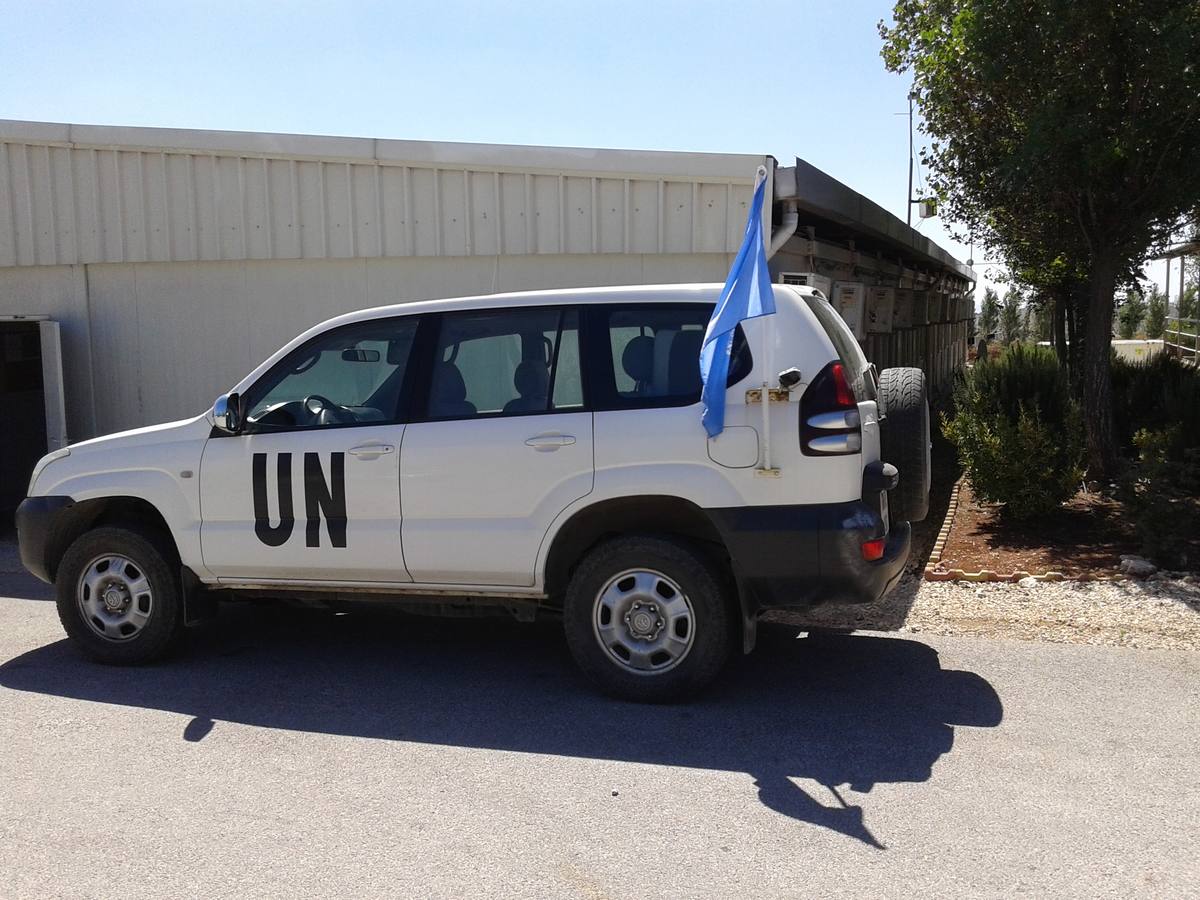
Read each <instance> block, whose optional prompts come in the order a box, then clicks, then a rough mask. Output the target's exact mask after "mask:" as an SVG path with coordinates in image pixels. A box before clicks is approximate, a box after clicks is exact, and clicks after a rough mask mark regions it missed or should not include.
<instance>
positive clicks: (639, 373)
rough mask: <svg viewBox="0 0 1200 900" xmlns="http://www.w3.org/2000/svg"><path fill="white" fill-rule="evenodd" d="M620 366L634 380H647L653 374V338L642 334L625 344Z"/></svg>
mask: <svg viewBox="0 0 1200 900" xmlns="http://www.w3.org/2000/svg"><path fill="white" fill-rule="evenodd" d="M621 366H622V367H623V368H624V369H625V374H626V375H628V376H629V377H630V378H632V379H633V380H634V381H649V380H650V377H651V375H653V374H654V338H652V337H649V336H648V335H644V334H643V335H639V336H638V337H635V338H634V339H633V340H632V341H630V342H629V343H628V344H626V345H625V352H623V353H622V354H621Z"/></svg>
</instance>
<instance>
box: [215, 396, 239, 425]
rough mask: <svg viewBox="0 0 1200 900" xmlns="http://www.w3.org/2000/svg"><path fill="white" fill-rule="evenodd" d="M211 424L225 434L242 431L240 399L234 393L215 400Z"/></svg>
mask: <svg viewBox="0 0 1200 900" xmlns="http://www.w3.org/2000/svg"><path fill="white" fill-rule="evenodd" d="M213 424H214V425H216V426H217V428H219V429H220V430H221V431H224V432H225V433H226V434H237V433H238V432H239V431H241V430H242V398H241V397H240V396H239V395H238V394H237V392H236V391H235V392H234V393H232V394H222V395H221V396H220V397H218V398H217V402H216V403H214V404H213Z"/></svg>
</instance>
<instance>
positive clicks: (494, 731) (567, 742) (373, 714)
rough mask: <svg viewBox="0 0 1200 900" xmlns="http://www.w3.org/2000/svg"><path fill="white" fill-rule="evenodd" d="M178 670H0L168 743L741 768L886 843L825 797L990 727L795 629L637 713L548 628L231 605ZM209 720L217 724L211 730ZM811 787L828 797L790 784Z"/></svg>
mask: <svg viewBox="0 0 1200 900" xmlns="http://www.w3.org/2000/svg"><path fill="white" fill-rule="evenodd" d="M188 643H189V646H188V647H187V648H186V649H185V650H184V651H183V653H182V654H181V655H180V656H178V657H177V658H175V659H173V660H170V661H168V662H164V663H161V664H158V665H155V666H153V667H149V668H130V669H122V668H109V667H105V666H99V665H96V664H93V663H91V662H88V661H86V660H84V659H83V658H82V657H81V656H80V655H79V653H78V652H77V651H76V650H75V648H74V647H73V646H72V645H70V644H69V643H68V642H67V641H65V640H63V641H58V642H56V643H53V644H49V645H47V646H44V647H40V648H38V649H36V650H32V651H30V652H28V653H25V654H23V655H22V656H19V657H16V658H14V659H12V660H10V661H9V662H7V663H5V664H4V665H3V666H0V686H3V687H4V688H8V689H10V690H18V691H33V692H37V693H42V694H50V695H55V696H63V697H71V698H77V699H81V700H90V701H96V702H100V703H108V704H118V705H125V706H133V707H144V708H150V709H160V710H169V711H172V712H176V713H182V714H185V715H188V716H191V717H193V718H192V719H191V721H190V722H189V723H188V724H187V726H186V728H185V729H184V732H183V734H182V737H183V739H185V740H190V741H201V740H203V739H204V737H205V736H206V735H207V734H208V733H209V731H211V730H212V729H213V728H214V727H220V723H221V722H223V721H225V722H237V723H244V724H248V725H254V726H261V727H266V728H278V729H291V730H295V731H307V732H320V733H327V734H337V735H350V736H360V737H369V738H377V739H390V740H400V741H415V742H421V743H427V744H442V745H453V746H457V747H474V748H483V749H497V750H506V751H519V752H520V751H524V752H530V753H543V754H557V755H562V756H571V757H584V758H593V759H604V760H618V761H629V762H638V763H656V764H662V765H671V766H685V767H692V768H697V769H711V770H724V771H733V772H746V773H749V774H750V775H751V776H753V778H754V779H755V783H756V786H757V788H758V792H759V798H760V800H761V802H762V803H763V804H765V805H766V806H768V807H769V808H771V809H773V810H776V811H777V812H779V813H781V814H783V815H786V816H790V817H792V818H794V819H797V820H799V821H802V822H808V823H811V824H813V825H817V826H820V827H823V828H828V829H831V830H833V831H836V832H839V833H841V834H844V835H847V836H849V837H852V838H855V839H857V840H860V841H862V842H864V843H866V844H868V845H870V846H873V847H878V848H883V846H884V845H883V843H882V842H881V841H880V840H879V839H878V838H877V837H876V836H875V835H874V834H872V832H871V831H870V830H869V828H868V827H867V825H866V823H865V822H864V820H863V810H862V808H861V807H860V806H855V805H852V804H850V803H847V802H845V801H844V800H843V799H842V796H843V795H842V792H841V791H839V790H838V789H839V787H840V786H842V785H848V786H849V787H850V788H851V789H852V790H854V791H857V792H865V791H869V790H870V789H871V788H872V787H873V786H874V785H875V784H878V783H882V782H922V781H926V780H928V779H929V778H930V775H931V773H932V769H933V765H934V763H935V762H937V760H938V759H939V758H940V757H941V756H942V755H943V754H945V753H948V752H949V751H950V750H951V748H952V747H953V745H954V727H955V726H974V727H990V726H995V725H997V724H999V722H1000V721H1001V718H1002V715H1003V710H1002V706H1001V702H1000V698H999V697H998V696H997V694H996V692H995V691H994V690H993V688H992V687H991V685H990V684H989V683H988V682H987V681H985V680H984V679H983V678H981V677H980V676H978V675H976V674H974V673H971V672H962V671H950V670H945V669H943V668H942V667H941V665H940V664H939V660H938V655H937V653H936V651H934V650H933V649H932V648H930V647H928V646H926V645H925V644H922V643H919V642H917V641H913V640H907V639H902V638H896V637H877V636H867V635H821V636H812V637H799V636H798V633H797V631H796V629H794V628H789V627H787V626H783V625H764V626H763V628H762V629H761V632H760V640H759V647H758V649H757V651H756V652H755V653H754V654H753V655H751V656H750V657H747V658H745V659H739V660H737V661H735V663H734V664H733V665H731V666H730V668H729V669H728V670H727V672H726V673H725V676H724V677H723V678H722V680H721V681H720V682H719V683H718V684H717V685H716V687H715V688H714V689H712V690H710V691H709V692H708V693H706V694H705V695H704V696H703V697H702V698H700V699H698V700H696V701H693V702H692V703H689V704H681V705H675V706H641V705H636V704H631V703H624V702H621V701H616V700H610V699H607V698H605V697H602V696H600V695H598V694H596V693H595V692H593V691H592V690H591V689H590V688H589V687H588V685H587V684H585V683H584V682H583V680H582V677H581V676H579V675H578V674H577V672H576V670H575V668H574V666H573V665H572V663H571V661H570V659H569V657H568V656H567V653H566V649H565V646H564V643H563V640H562V635H561V631H560V630H559V629H558V627H556V626H555V625H554V624H553V623H546V624H539V625H534V626H529V625H525V626H522V625H518V624H517V623H513V622H508V621H505V620H475V621H462V620H458V621H439V620H430V619H421V618H416V617H405V616H399V615H386V614H375V613H364V614H351V615H333V614H330V613H323V612H322V613H318V612H311V611H303V612H302V611H297V610H285V609H280V610H275V609H272V608H236V609H231V610H227V611H226V612H225V613H223V615H222V616H221V618H220V619H219V620H218V621H217V622H215V623H211V624H210V625H208V626H206V627H205V628H203V629H200V630H199V631H197V632H195V633H193V634H192V635H191V636H190V640H189V642H188ZM214 723H215V724H214ZM797 778H799V779H811V780H812V781H815V782H817V783H819V784H820V785H823V786H824V787H825V788H826V789H827V793H828V795H829V796H830V797H833V798H834V802H833V804H832V805H826V803H824V802H822V801H821V800H820V799H818V798H817V797H814V796H812V795H810V794H809V793H808V792H806V791H804V790H802V789H801V788H800V787H799V786H797V785H796V783H795V782H794V781H793V779H797Z"/></svg>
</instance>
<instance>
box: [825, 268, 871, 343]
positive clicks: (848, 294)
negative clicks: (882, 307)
mask: <svg viewBox="0 0 1200 900" xmlns="http://www.w3.org/2000/svg"><path fill="white" fill-rule="evenodd" d="M865 300H866V288H865V287H864V286H863V284H862V283H861V282H857V281H835V282H834V283H833V296H832V297H830V299H829V302H830V303H832V304H833V308H834V309H836V310H837V311H838V312H839V313H840V314H841V316H842V318H843V319H845V321H846V324H847V325H849V326H850V330H851V331H853V332H854V336H855V337H856V338H858V339H859V340H860V341H861V340H863V339H864V338H866V336H867V332H866V323H865V316H864V310H863V305H864V302H865Z"/></svg>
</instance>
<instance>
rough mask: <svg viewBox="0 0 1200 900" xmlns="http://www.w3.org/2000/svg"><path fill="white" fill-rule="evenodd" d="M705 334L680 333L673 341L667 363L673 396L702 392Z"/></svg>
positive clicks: (701, 332)
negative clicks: (701, 350)
mask: <svg viewBox="0 0 1200 900" xmlns="http://www.w3.org/2000/svg"><path fill="white" fill-rule="evenodd" d="M703 343H704V332H703V331H700V330H698V329H697V330H695V331H680V332H678V333H677V334H676V335H675V339H674V340H673V341H671V355H670V357H669V358H668V362H667V382H668V384H670V391H671V393H672V394H692V393H695V392H696V391H698V390H700V386H701V383H702V382H701V380H700V347H701V345H703Z"/></svg>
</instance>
